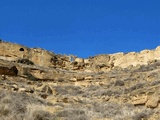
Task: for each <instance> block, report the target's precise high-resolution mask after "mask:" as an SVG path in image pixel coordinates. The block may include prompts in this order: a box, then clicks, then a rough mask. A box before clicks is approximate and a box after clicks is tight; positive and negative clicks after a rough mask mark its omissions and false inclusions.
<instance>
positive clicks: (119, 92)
mask: <svg viewBox="0 0 160 120" xmlns="http://www.w3.org/2000/svg"><path fill="white" fill-rule="evenodd" d="M0 46H1V47H0V102H1V105H0V119H2V120H3V119H5V120H10V119H12V120H22V119H23V120H159V118H160V114H159V111H160V92H159V89H160V75H159V72H160V48H159V47H157V48H156V49H155V50H144V51H141V52H139V53H135V52H131V53H127V54H124V53H117V54H106V55H105V54H103V55H97V56H94V57H89V58H88V59H83V58H78V57H76V56H74V55H68V56H67V55H59V54H55V53H53V52H49V51H46V50H43V49H40V48H28V47H25V46H22V45H18V44H12V43H8V42H4V41H1V42H0Z"/></svg>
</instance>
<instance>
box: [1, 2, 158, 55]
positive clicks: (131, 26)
mask: <svg viewBox="0 0 160 120" xmlns="http://www.w3.org/2000/svg"><path fill="white" fill-rule="evenodd" d="M0 16H1V17H0V38H1V39H3V40H5V41H9V42H13V43H19V44H22V45H25V46H28V47H41V48H43V49H47V50H50V51H53V52H55V53H60V54H67V55H68V54H74V55H77V56H79V57H83V58H86V57H89V56H94V55H97V54H111V53H116V52H130V51H136V52H138V51H140V50H143V49H154V48H156V47H157V46H159V45H160V0H0Z"/></svg>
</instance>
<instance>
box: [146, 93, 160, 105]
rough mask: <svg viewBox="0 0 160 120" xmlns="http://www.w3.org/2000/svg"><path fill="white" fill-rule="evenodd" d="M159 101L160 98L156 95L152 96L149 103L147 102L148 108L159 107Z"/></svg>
mask: <svg viewBox="0 0 160 120" xmlns="http://www.w3.org/2000/svg"><path fill="white" fill-rule="evenodd" d="M159 100H160V99H159V96H156V95H152V96H150V97H148V101H147V102H146V107H149V108H155V107H157V106H158V103H159Z"/></svg>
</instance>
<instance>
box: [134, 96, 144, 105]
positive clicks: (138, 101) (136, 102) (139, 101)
mask: <svg viewBox="0 0 160 120" xmlns="http://www.w3.org/2000/svg"><path fill="white" fill-rule="evenodd" d="M146 102H147V96H138V97H135V98H134V99H133V100H132V103H133V104H134V105H144V104H145V103H146Z"/></svg>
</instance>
